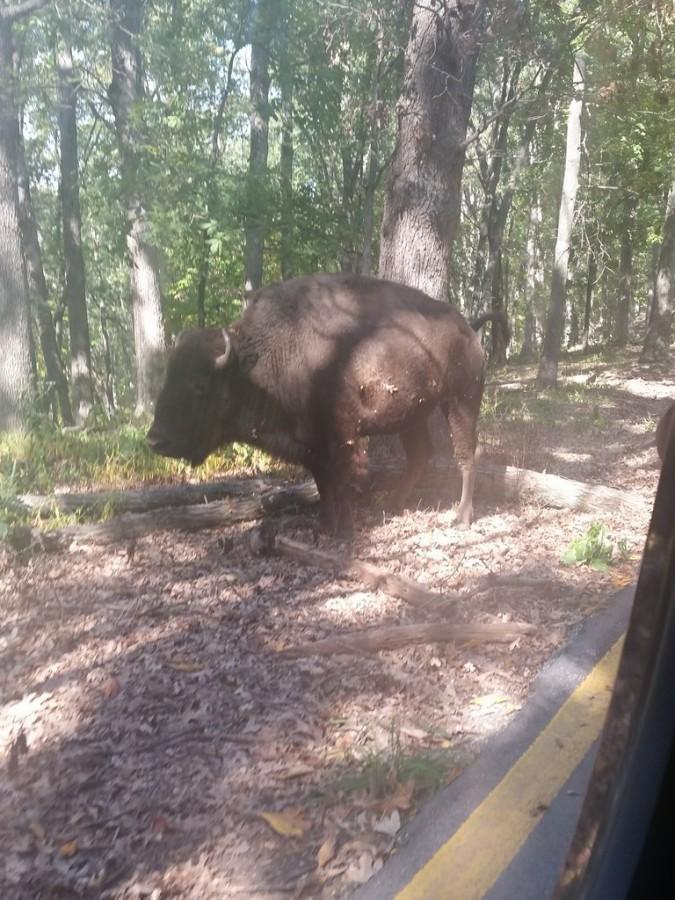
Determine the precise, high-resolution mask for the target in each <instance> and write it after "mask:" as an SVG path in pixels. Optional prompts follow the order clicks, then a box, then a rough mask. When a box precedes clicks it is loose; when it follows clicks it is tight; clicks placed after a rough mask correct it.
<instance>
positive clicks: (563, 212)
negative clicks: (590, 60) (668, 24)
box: [537, 52, 586, 387]
mask: <svg viewBox="0 0 675 900" xmlns="http://www.w3.org/2000/svg"><path fill="white" fill-rule="evenodd" d="M585 74H586V60H585V57H584V55H583V53H582V52H579V53H577V54H576V56H575V57H574V67H573V73H572V85H573V91H574V93H573V96H572V102H571V103H570V109H569V115H568V118H567V146H566V151H565V175H564V178H563V188H562V196H561V198H560V210H559V213H558V234H557V237H556V242H555V256H554V259H553V272H552V277H551V297H550V300H549V308H548V315H547V318H546V332H545V335H544V346H543V351H542V356H541V361H540V363H539V372H538V375H537V381H538V383H539V386H540V387H552V386H553V385H555V383H556V381H557V379H558V358H559V356H560V348H561V345H562V338H563V329H564V323H565V294H566V290H567V271H568V266H569V256H570V241H571V238H572V224H573V221H574V206H575V202H576V196H577V188H578V186H579V168H580V165H581V116H582V112H583V106H584V81H585Z"/></svg>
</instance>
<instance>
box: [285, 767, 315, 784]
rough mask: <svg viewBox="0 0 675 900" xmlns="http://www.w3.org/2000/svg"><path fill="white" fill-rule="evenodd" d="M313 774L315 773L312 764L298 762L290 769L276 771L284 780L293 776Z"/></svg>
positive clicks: (299, 776)
mask: <svg viewBox="0 0 675 900" xmlns="http://www.w3.org/2000/svg"><path fill="white" fill-rule="evenodd" d="M312 774H314V769H313V768H312V766H307V765H305V764H304V763H297V764H296V765H294V766H291V768H290V769H284V771H283V772H278V773H276V778H280V779H282V781H288V780H290V779H291V778H301V777H302V776H303V775H312Z"/></svg>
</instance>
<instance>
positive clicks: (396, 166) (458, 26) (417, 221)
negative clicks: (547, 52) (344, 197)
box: [379, 0, 486, 301]
mask: <svg viewBox="0 0 675 900" xmlns="http://www.w3.org/2000/svg"><path fill="white" fill-rule="evenodd" d="M485 15H486V4H485V3H484V0H469V2H463V3H460V2H459V0H447V2H446V3H444V4H443V5H441V6H440V7H439V8H438V9H436V8H435V7H433V6H431V5H429V4H422V3H420V4H415V7H414V10H413V18H412V24H411V29H410V37H409V41H408V47H407V50H406V60H405V75H404V86H403V92H402V95H401V98H400V100H399V104H398V110H399V123H398V135H397V140H396V149H395V152H394V158H393V162H392V175H391V181H390V184H389V189H388V191H387V196H386V201H385V210H384V217H383V222H382V235H381V243H380V265H379V270H380V275H381V276H382V277H384V278H390V279H392V280H393V281H399V282H402V283H404V284H408V285H411V286H413V287H417V288H420V289H421V290H423V291H426V292H427V293H428V294H429V295H430V296H432V297H435V298H436V299H438V300H444V301H447V299H448V290H449V280H450V273H449V268H450V253H451V249H452V244H453V241H454V238H455V234H456V231H457V226H458V224H459V218H460V209H461V183H462V170H463V167H464V157H465V152H466V147H465V140H466V132H467V125H468V121H469V114H470V112H471V104H472V102H473V88H474V78H475V72H476V63H477V59H478V53H479V48H480V42H481V38H482V35H483V32H484V27H485Z"/></svg>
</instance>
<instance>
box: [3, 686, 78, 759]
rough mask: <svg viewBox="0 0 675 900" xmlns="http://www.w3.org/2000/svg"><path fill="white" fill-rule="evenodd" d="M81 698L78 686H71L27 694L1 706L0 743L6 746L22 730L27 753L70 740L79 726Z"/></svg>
mask: <svg viewBox="0 0 675 900" xmlns="http://www.w3.org/2000/svg"><path fill="white" fill-rule="evenodd" d="M81 697H82V687H81V685H79V684H71V685H69V686H68V687H62V688H60V689H59V690H58V691H57V692H54V693H51V692H43V693H39V694H37V693H30V694H26V695H25V696H24V697H22V698H21V699H20V700H12V701H10V702H9V703H6V704H4V705H3V706H2V707H0V744H2V745H3V746H5V747H7V746H8V745H9V744H10V742H11V741H12V740H14V739H15V738H16V737H17V735H18V734H19V732H21V731H24V732H25V733H26V734H27V735H29V750H34V749H35V747H36V745H40V747H41V748H44V746H45V745H46V744H49V743H53V742H54V741H58V740H62V739H63V738H67V737H69V736H70V735H72V734H73V733H75V732H76V731H77V729H78V728H79V727H80V724H81V722H80V719H81V716H80V710H79V703H80V700H81Z"/></svg>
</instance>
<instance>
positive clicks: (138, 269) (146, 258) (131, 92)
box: [109, 0, 164, 415]
mask: <svg viewBox="0 0 675 900" xmlns="http://www.w3.org/2000/svg"><path fill="white" fill-rule="evenodd" d="M110 8H111V12H112V21H111V54H112V81H111V84H110V89H109V94H110V100H111V103H112V107H113V113H114V116H115V127H116V131H117V142H118V145H119V151H120V162H121V170H122V184H123V187H124V203H125V207H126V219H127V234H126V244H127V253H128V257H129V267H130V287H131V305H132V312H133V320H134V348H135V351H136V415H148V414H150V413H151V411H152V407H153V403H154V400H155V398H156V396H157V394H158V392H159V388H160V382H161V375H162V365H163V357H164V319H163V314H162V301H161V293H160V282H159V265H158V261H157V251H156V249H155V247H154V246H153V244H152V242H151V239H150V224H149V222H148V214H147V208H146V196H145V191H146V187H145V186H144V184H143V172H142V171H141V163H142V159H141V153H140V149H139V148H140V145H141V143H142V129H141V126H140V125H139V124H138V123H139V107H140V105H141V102H142V100H143V97H144V89H143V60H142V57H141V51H140V49H139V34H140V30H141V23H142V19H143V10H144V4H143V2H142V0H111V3H110Z"/></svg>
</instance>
